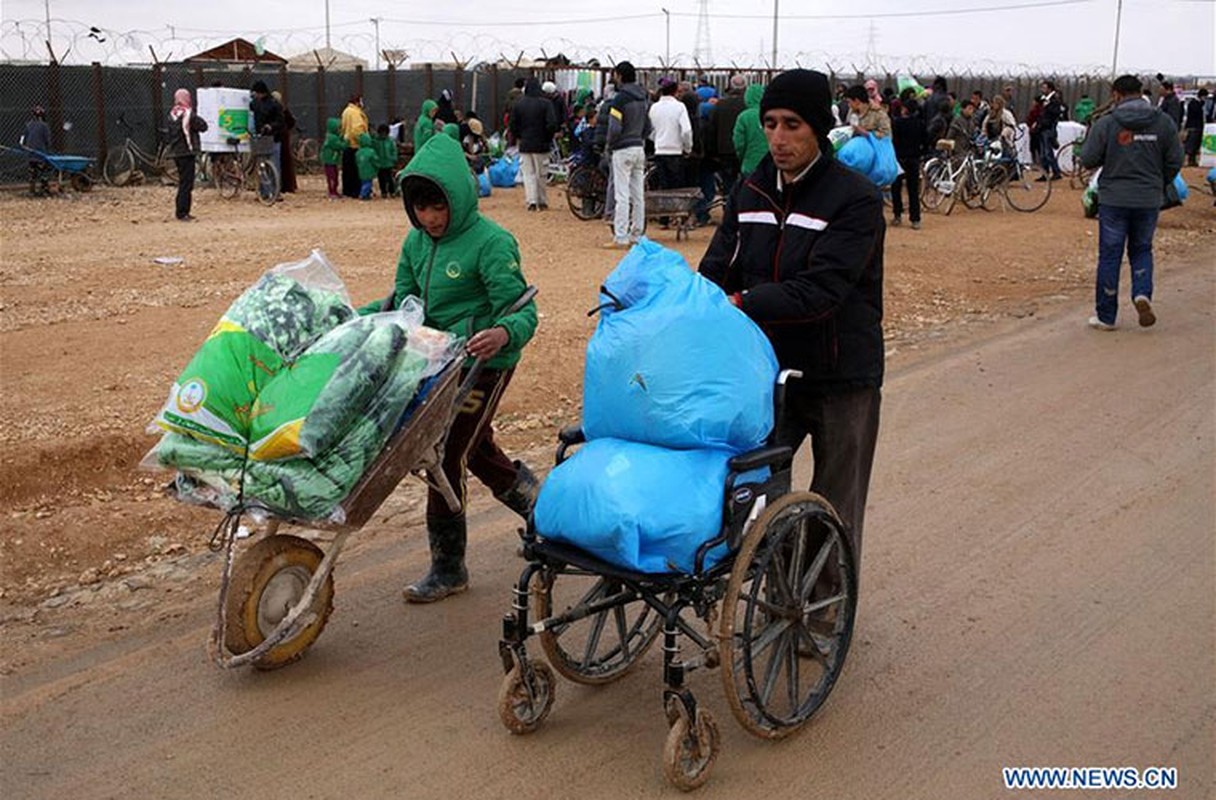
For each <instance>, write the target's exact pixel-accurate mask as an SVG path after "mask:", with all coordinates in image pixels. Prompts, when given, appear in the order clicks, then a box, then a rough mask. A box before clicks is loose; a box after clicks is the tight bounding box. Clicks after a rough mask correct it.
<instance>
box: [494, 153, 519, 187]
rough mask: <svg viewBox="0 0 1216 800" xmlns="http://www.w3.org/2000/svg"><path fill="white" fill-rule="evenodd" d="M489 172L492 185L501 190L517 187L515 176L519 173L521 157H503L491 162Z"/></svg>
mask: <svg viewBox="0 0 1216 800" xmlns="http://www.w3.org/2000/svg"><path fill="white" fill-rule="evenodd" d="M488 171H489V173H490V183H491V184H493V185H494V186H497V187H499V188H500V189H510V188H511V187H512V186H514V185H515V175H516V173H517V172H519V157H518V156H503V157H502V158H500V159H498V160H497V161H494V162H491V164H490V166H489V169H488Z"/></svg>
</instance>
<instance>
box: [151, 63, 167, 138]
mask: <svg viewBox="0 0 1216 800" xmlns="http://www.w3.org/2000/svg"><path fill="white" fill-rule="evenodd" d="M164 82H165V73H164V68H163V67H162V66H161V65H160V62H159V61H157V62H156V63H155V64H153V65H152V130H153V131H159V130H160V128H161V125H163V124H164V123H163V119H164V116H165V97H164V86H163V85H162V84H163V83H164ZM157 138H158V137H157V136H155V135H154V136H153V141H155V140H156V139H157Z"/></svg>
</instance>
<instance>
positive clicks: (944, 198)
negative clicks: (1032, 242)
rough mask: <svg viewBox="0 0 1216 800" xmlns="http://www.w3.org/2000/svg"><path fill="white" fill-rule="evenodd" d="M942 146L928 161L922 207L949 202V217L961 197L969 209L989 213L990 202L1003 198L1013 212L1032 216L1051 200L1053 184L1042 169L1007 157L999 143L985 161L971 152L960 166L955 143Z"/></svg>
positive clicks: (931, 206)
mask: <svg viewBox="0 0 1216 800" xmlns="http://www.w3.org/2000/svg"><path fill="white" fill-rule="evenodd" d="M938 145H939V147H938V151H939V155H938V156H935V157H934V158H931V159H929V160H928V161H927V162H925V167H924V186H923V188H922V190H921V205H923V206H924V207H925V208H927V209H929V210H931V211H932V210H935V209H937V208H939V207H941V205H942V203H945V204H946V205H945V208H944V210H943V212H942V213H943V214H946V215H947V216H948V215H949V214H950V212H951V211H953V210H954V204H955V202H956V201H957V200H958V199H960V198H961V199H962V200H963V204H964V205H966V206H967V207H968V208H984V209H985V210H989V209H988V204H989V202H990V201H991V200H992V198H993V197H998V196H999V197H1001V198H1002V199H1003V200H1004V201H1005V202H1006V203H1007V204H1008V205H1009V206H1010V207H1011V208H1013V210H1015V211H1022V212H1027V213H1029V212H1032V211H1038V210H1039V209H1040V208H1042V207H1043V206H1044V205H1045V204H1046V203H1047V200H1048V198H1050V197H1051V184H1052V181H1050V180H1046V175H1045V173H1043V171H1042V168H1041V167H1040V166H1039V165H1037V164H1022V163H1020V162H1019V161H1018V160H1017V158H1016V157H1013V156H1006V155H1004V154H1003V151H1001V149H1000V145H999V144H996V145H990V146H988V147H987V148H986V149H985V150H984V153H985V154H984V157H983V158H982V159H976V157H975V155H974V153H968V154H967V155H966V156H964V157H963V158H962V159H961V160H959V161H958V164H957V166H955V165H953V164H952V163H951V158H950V155H949V154H950V152H951V151H952V150H953V149H954V143H953V142H952V141H950V140H948V139H946V140H942V141H940V142H938Z"/></svg>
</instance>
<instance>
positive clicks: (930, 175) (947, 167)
mask: <svg viewBox="0 0 1216 800" xmlns="http://www.w3.org/2000/svg"><path fill="white" fill-rule="evenodd" d="M953 153H954V140H953V139H939V140H938V142H937V155H935V156H934V157H933V158H930V159H929V160H928V161H926V162H925V166H924V167H923V171H924V178H923V181H922V183H921V192H920V203H921V206H923V207H924V208H925V209H927V210H929V211H937V210H939V209H940V210H941V213H942V214H944V215H945V216H950V212H952V211H953V210H954V204H955V203H956V202H957V201H958V199H959V198H960V197H964V195H965V197H964V200H963V204H964V205H966V206H968V207H973V206H972V205H971V204H972V202H973V200H972V197H973V196H974V194H975V189H974V188H972V187H974V186H978V184H979V181H978V179H976V176H975V175H974V173H975V157H974V156H973V155H972V154H971V153H970V152H968V153H966V154H965V155H964V156H962V157H961V158H956V157H955V156H953ZM943 204H944V207H943Z"/></svg>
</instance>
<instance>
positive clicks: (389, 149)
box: [373, 124, 397, 199]
mask: <svg viewBox="0 0 1216 800" xmlns="http://www.w3.org/2000/svg"><path fill="white" fill-rule="evenodd" d="M373 144H374V145H375V147H376V178H377V179H378V180H379V183H380V198H381V199H384V198H386V197H395V196H396V195H397V189H396V186H395V185H394V184H393V167H395V166H397V143H396V142H394V141H393V140H392V138H391V137H390V136H389V135H388V125H384V124H381V125H379V126H377V127H376V139H375V142H373Z"/></svg>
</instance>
